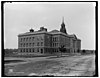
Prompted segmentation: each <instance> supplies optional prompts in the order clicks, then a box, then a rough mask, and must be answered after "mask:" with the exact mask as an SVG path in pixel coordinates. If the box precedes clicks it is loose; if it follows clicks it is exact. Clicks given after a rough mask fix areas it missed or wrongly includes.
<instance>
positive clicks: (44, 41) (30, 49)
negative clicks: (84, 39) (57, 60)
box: [18, 18, 81, 54]
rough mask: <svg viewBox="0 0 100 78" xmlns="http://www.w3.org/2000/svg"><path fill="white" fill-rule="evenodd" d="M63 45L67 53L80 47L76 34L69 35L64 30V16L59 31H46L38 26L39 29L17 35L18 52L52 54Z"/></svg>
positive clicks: (73, 51)
mask: <svg viewBox="0 0 100 78" xmlns="http://www.w3.org/2000/svg"><path fill="white" fill-rule="evenodd" d="M62 45H64V46H65V48H66V50H67V51H66V52H67V53H75V52H77V51H78V50H80V49H81V40H80V39H78V38H77V37H76V35H74V34H73V35H69V34H68V33H67V31H66V28H65V24H64V18H63V21H62V24H61V29H60V31H58V30H52V31H50V32H48V31H47V29H46V28H44V27H40V30H38V31H34V30H33V29H30V31H29V32H26V33H23V34H19V35H18V50H19V52H20V53H41V54H53V53H57V52H59V47H61V46H62Z"/></svg>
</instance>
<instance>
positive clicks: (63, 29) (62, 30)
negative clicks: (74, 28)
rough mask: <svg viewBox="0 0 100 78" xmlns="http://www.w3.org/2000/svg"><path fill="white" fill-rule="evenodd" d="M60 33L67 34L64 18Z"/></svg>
mask: <svg viewBox="0 0 100 78" xmlns="http://www.w3.org/2000/svg"><path fill="white" fill-rule="evenodd" d="M60 32H63V33H65V34H67V32H66V28H65V24H64V17H63V18H62V24H61V28H60Z"/></svg>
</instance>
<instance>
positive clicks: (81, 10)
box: [4, 2, 95, 49]
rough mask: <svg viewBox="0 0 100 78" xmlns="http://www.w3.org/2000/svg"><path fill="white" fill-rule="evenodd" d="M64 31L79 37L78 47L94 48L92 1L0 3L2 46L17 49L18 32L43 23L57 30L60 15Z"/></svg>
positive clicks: (35, 28)
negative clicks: (1, 9)
mask: <svg viewBox="0 0 100 78" xmlns="http://www.w3.org/2000/svg"><path fill="white" fill-rule="evenodd" d="M63 16H64V22H65V25H66V30H67V33H68V34H76V36H77V37H78V38H79V39H81V48H82V49H95V3H93V2H81V3H80V2H49V3H48V2H45V3H43V2H40V3H39V2H32V3H29V2H28V3H19V2H18V3H5V4H4V37H5V38H4V48H18V37H17V35H18V34H20V33H25V32H28V31H29V29H30V28H33V29H34V30H35V31H37V30H39V28H40V27H41V26H44V27H45V28H47V29H48V31H51V30H54V29H57V30H60V27H61V23H62V17H63Z"/></svg>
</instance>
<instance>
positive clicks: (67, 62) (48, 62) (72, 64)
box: [5, 54, 95, 76]
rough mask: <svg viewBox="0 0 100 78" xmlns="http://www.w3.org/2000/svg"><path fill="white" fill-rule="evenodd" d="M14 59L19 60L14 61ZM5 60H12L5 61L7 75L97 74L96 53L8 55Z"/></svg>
mask: <svg viewBox="0 0 100 78" xmlns="http://www.w3.org/2000/svg"><path fill="white" fill-rule="evenodd" d="M12 59H13V60H19V62H18V61H17V62H14V61H12ZM5 60H10V61H9V62H10V63H5V75H6V76H46V75H49V76H93V75H94V74H95V55H94V54H88V55H73V56H70V55H69V56H68V55H66V56H62V57H57V56H50V57H35V58H14V57H8V58H5ZM11 62H12V63H11Z"/></svg>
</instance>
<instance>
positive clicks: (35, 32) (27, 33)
mask: <svg viewBox="0 0 100 78" xmlns="http://www.w3.org/2000/svg"><path fill="white" fill-rule="evenodd" d="M40 33H41V34H42V33H48V32H46V31H34V32H26V33H22V34H19V35H18V36H24V35H33V34H40ZM48 34H49V33H48Z"/></svg>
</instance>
